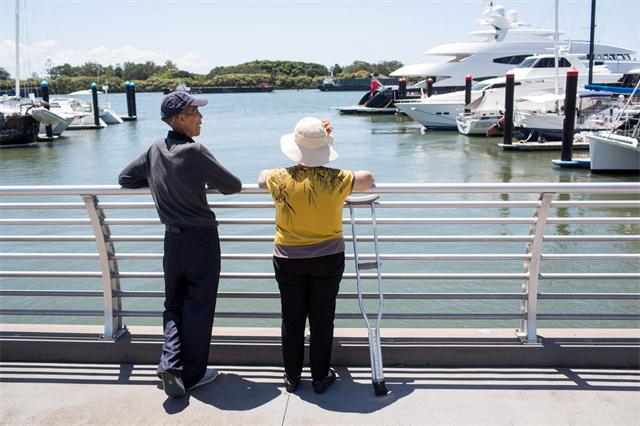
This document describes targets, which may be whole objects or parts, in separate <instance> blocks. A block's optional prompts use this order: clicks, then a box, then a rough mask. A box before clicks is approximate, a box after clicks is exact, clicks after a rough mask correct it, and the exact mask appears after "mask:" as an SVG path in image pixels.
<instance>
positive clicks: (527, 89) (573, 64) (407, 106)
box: [396, 52, 622, 129]
mask: <svg viewBox="0 0 640 426" xmlns="http://www.w3.org/2000/svg"><path fill="white" fill-rule="evenodd" d="M554 64H555V57H554V54H544V55H534V56H531V57H528V58H527V59H525V60H524V61H522V63H521V64H520V65H519V66H518V67H517V68H513V69H511V70H509V71H508V72H510V73H512V74H513V75H514V81H515V95H516V96H517V97H523V96H527V95H532V94H544V93H554V92H555V87H556V81H557V85H558V93H559V94H562V93H564V84H565V74H566V72H567V71H569V70H573V69H575V70H577V71H578V84H579V85H584V84H586V83H587V81H588V69H587V67H586V66H585V65H584V64H583V63H582V61H580V60H579V58H578V55H575V54H566V53H564V52H563V53H560V54H559V56H558V76H559V78H558V79H557V80H556V73H555V67H554ZM621 77H622V74H618V73H611V72H609V70H608V69H607V68H606V67H604V66H602V65H598V66H595V67H594V69H593V82H594V83H596V82H597V83H596V84H603V83H614V82H616V81H618V80H619V79H620V78H621ZM504 87H505V78H504V77H500V78H492V79H488V80H485V81H482V82H479V83H476V84H474V85H473V86H472V87H471V102H472V103H473V102H474V101H476V100H477V99H478V98H480V97H482V96H484V95H486V93H485V92H491V93H492V99H494V100H495V102H494V103H493V104H492V106H491V109H492V110H493V111H500V110H503V109H504V105H503V104H504V101H503V100H504ZM464 99H465V93H464V91H463V90H462V91H457V92H451V93H443V94H440V95H433V96H431V97H425V96H423V97H421V98H420V99H419V100H415V101H407V102H402V101H398V102H396V107H397V108H398V111H400V112H403V113H405V114H407V115H408V116H410V117H411V118H413V119H414V120H415V121H417V122H418V123H420V124H422V125H423V126H425V127H427V128H432V129H456V128H457V125H456V117H457V115H458V114H459V113H460V112H462V110H463V108H464ZM500 99H502V101H501V100H500ZM485 104H486V103H485Z"/></svg>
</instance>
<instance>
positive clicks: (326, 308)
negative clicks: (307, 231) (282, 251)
mask: <svg viewBox="0 0 640 426" xmlns="http://www.w3.org/2000/svg"><path fill="white" fill-rule="evenodd" d="M273 267H274V270H275V273H276V280H277V281H278V288H279V289H280V300H281V303H282V355H283V358H284V370H285V373H286V374H287V376H289V377H296V376H300V374H301V373H302V365H303V363H304V328H305V322H306V319H307V316H308V317H309V327H310V329H311V343H310V348H309V363H310V365H311V377H312V378H313V379H323V378H325V377H326V376H327V374H328V372H329V365H330V364H331V347H332V345H333V320H334V318H335V313H336V296H337V295H338V289H339V286H340V281H341V280H342V273H343V272H344V253H338V254H332V255H329V256H322V257H315V258H309V259H285V258H281V257H274V258H273Z"/></svg>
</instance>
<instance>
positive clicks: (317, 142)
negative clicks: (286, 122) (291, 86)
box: [280, 117, 338, 167]
mask: <svg viewBox="0 0 640 426" xmlns="http://www.w3.org/2000/svg"><path fill="white" fill-rule="evenodd" d="M280 149H282V152H283V153H284V155H286V156H287V157H289V158H290V159H292V160H293V161H295V162H296V163H297V164H302V165H303V166H309V167H318V166H322V165H323V164H327V163H328V162H330V161H333V160H335V159H336V158H338V153H337V152H335V151H334V149H333V136H331V135H330V134H329V133H327V131H326V130H325V128H324V125H323V124H322V121H321V120H319V119H317V118H313V117H305V118H303V119H302V120H300V121H298V122H297V123H296V127H295V129H294V130H293V133H287V134H286V135H284V136H282V137H281V138H280Z"/></svg>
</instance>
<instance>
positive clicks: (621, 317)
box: [0, 309, 640, 321]
mask: <svg viewBox="0 0 640 426" xmlns="http://www.w3.org/2000/svg"><path fill="white" fill-rule="evenodd" d="M102 314H103V312H102V311H91V310H61V309H0V315H5V316H20V315H29V316H86V317H99V316H102ZM114 315H116V316H120V317H159V316H161V315H162V312H161V311H116V312H115V313H114ZM382 316H383V318H385V319H416V320H435V319H447V320H454V319H477V320H511V319H523V318H524V317H525V314H511V313H507V314H504V313H489V314H486V313H485V314H476V313H457V314H452V313H430V314H427V313H391V312H390V313H384V314H383V315H382ZM216 317H217V318H236V319H256V318H263V319H269V318H272V319H279V318H281V313H280V312H216ZM361 318H362V315H361V314H359V313H336V319H361ZM538 320H613V321H628V320H640V314H538Z"/></svg>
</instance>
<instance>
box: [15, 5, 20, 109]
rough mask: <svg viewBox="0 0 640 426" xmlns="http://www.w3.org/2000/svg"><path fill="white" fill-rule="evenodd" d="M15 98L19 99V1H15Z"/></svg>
mask: <svg viewBox="0 0 640 426" xmlns="http://www.w3.org/2000/svg"><path fill="white" fill-rule="evenodd" d="M16 97H17V98H18V99H20V0H16Z"/></svg>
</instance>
